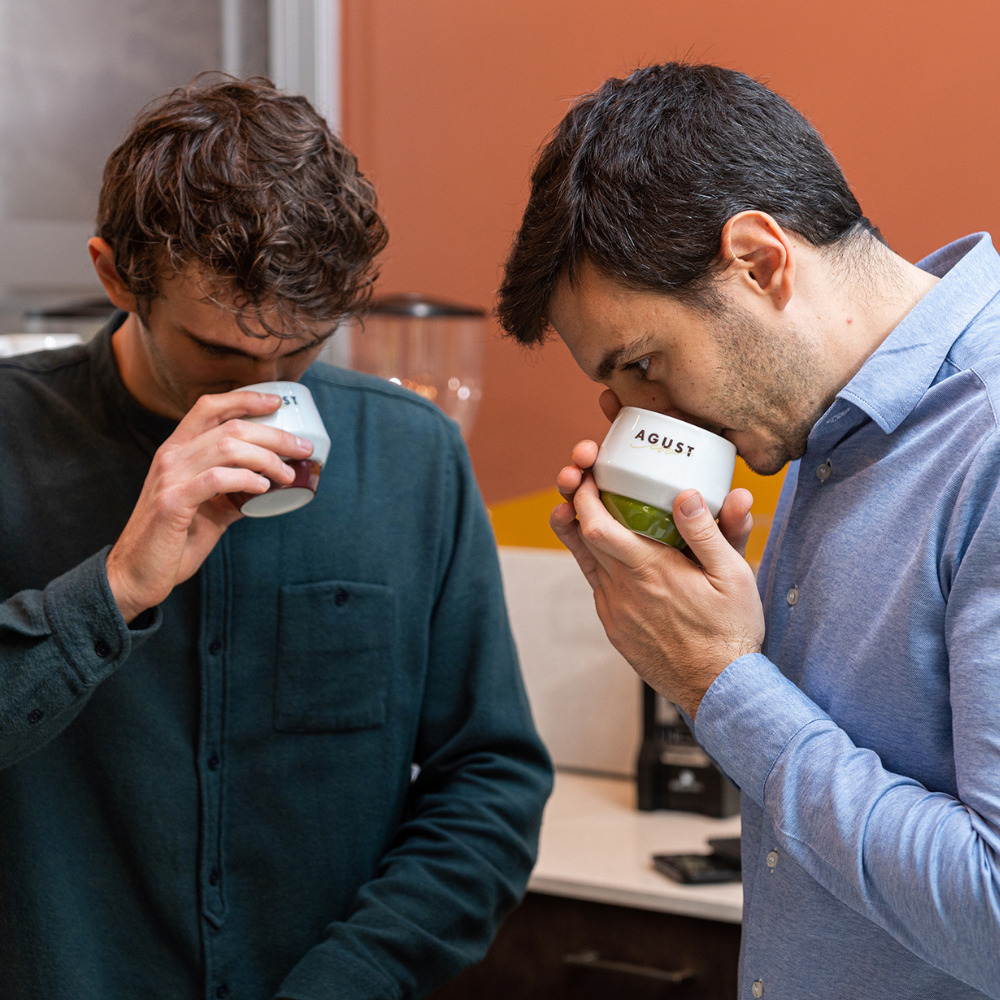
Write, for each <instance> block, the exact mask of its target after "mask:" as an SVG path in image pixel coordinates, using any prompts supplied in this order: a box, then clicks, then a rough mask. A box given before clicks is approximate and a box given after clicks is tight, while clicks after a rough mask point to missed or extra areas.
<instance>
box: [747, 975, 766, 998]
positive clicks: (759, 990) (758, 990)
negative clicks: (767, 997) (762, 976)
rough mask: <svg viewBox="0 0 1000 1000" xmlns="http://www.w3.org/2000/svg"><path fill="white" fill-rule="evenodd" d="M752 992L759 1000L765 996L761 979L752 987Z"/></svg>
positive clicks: (756, 980)
mask: <svg viewBox="0 0 1000 1000" xmlns="http://www.w3.org/2000/svg"><path fill="white" fill-rule="evenodd" d="M750 992H751V993H752V994H753V995H754V996H755V997H756V998H757V1000H760V998H761V997H762V996H763V995H764V984H763V983H762V982H761V981H760V980H759V979H755V980H754V982H753V986H751V987H750Z"/></svg>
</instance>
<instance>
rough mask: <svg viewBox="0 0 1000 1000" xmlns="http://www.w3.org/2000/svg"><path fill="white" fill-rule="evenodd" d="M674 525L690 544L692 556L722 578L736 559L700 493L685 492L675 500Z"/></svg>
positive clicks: (693, 491) (695, 491)
mask: <svg viewBox="0 0 1000 1000" xmlns="http://www.w3.org/2000/svg"><path fill="white" fill-rule="evenodd" d="M673 513H674V524H675V525H676V526H677V530H678V531H679V532H680V533H681V537H682V538H683V539H684V541H685V542H687V544H688V548H689V549H690V550H691V554H692V555H693V556H694V557H695V559H697V560H698V562H699V563H701V567H702V569H704V570H705V572H706V573H708V574H710V575H713V576H714V575H721V574H722V572H723V571H724V568H725V566H726V565H728V564H729V562H730V560H731V559H732V557H733V552H734V550H733V547H732V546H731V545H730V544H729V542H728V541H726V538H725V536H724V535H723V534H722V532H721V531H720V530H719V526H718V525H717V524H716V523H715V518H714V517H712V512H711V511H710V510H709V509H708V507H707V506H706V505H705V501H704V499H703V498H702V496H701V494H700V493H699V492H698V491H697V490H685V491H684V492H683V493H681V494H680V495H679V496H678V497H677V499H676V500H675V501H674V509H673Z"/></svg>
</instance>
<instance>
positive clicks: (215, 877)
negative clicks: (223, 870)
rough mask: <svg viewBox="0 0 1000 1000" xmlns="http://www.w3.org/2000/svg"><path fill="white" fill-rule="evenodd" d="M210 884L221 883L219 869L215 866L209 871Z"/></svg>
mask: <svg viewBox="0 0 1000 1000" xmlns="http://www.w3.org/2000/svg"><path fill="white" fill-rule="evenodd" d="M208 884H209V885H218V884H219V873H218V871H217V870H216V869H215V868H213V869H212V870H211V871H210V872H209V873H208Z"/></svg>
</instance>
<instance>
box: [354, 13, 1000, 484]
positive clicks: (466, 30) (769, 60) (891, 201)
mask: <svg viewBox="0 0 1000 1000" xmlns="http://www.w3.org/2000/svg"><path fill="white" fill-rule="evenodd" d="M946 6H947V8H948V10H950V11H951V12H952V13H947V12H946ZM343 12H344V26H343V28H344V34H343V43H344V136H345V139H346V141H347V142H348V144H349V145H350V146H351V147H352V148H353V149H354V150H355V152H357V154H358V156H359V157H360V159H361V162H362V167H363V169H365V170H366V172H367V173H368V174H369V176H371V177H372V178H373V180H374V181H375V183H376V185H377V187H378V189H379V192H380V197H381V201H382V206H383V210H384V214H385V216H386V219H387V221H388V224H389V229H390V245H389V249H388V250H387V252H386V254H385V257H384V264H383V271H382V273H383V280H382V282H381V291H383V292H389V291H420V292H424V293H427V294H432V295H437V296H445V297H448V298H452V299H456V300H458V301H461V302H465V303H470V304H476V305H480V306H483V307H485V308H490V307H491V306H492V303H493V293H494V290H495V288H496V287H497V285H498V283H499V274H500V268H501V264H502V261H503V259H504V256H505V255H506V251H507V247H508V245H509V241H510V237H511V234H512V232H513V230H514V229H515V228H516V226H517V224H518V221H519V219H520V213H521V210H522V208H523V206H524V202H525V199H526V194H527V185H528V174H529V170H530V165H531V161H532V158H533V156H534V153H535V150H536V149H537V147H538V146H539V145H540V144H541V143H542V141H543V140H544V139H545V137H546V135H547V134H548V133H549V131H550V130H551V129H552V128H553V127H554V126H555V125H556V124H557V122H558V121H559V119H560V117H561V116H562V114H563V112H564V110H565V109H566V107H567V104H568V102H569V101H570V100H571V99H572V98H573V97H575V96H577V95H579V94H581V93H583V92H585V91H588V90H590V89H593V88H594V87H596V86H597V85H598V84H599V83H600V82H601V81H602V80H604V79H605V78H606V77H608V76H621V75H624V74H626V73H628V72H629V70H630V69H632V68H634V67H635V66H637V65H640V64H646V63H650V62H658V61H662V60H667V59H675V58H688V59H689V60H695V61H707V62H716V63H721V64H723V65H728V66H732V67H734V68H737V69H741V70H743V71H745V72H747V73H750V74H751V75H753V76H756V77H759V78H762V79H765V80H767V81H768V82H769V83H770V85H771V86H772V87H773V89H775V90H777V91H778V92H779V93H781V94H783V95H784V96H785V97H787V98H788V99H789V100H791V101H792V103H793V104H795V105H796V106H797V107H798V108H799V109H800V110H801V111H803V112H804V113H805V114H806V115H807V116H808V117H809V118H810V119H811V120H812V121H813V123H814V124H815V125H816V126H817V127H818V128H819V130H820V131H821V132H822V133H823V134H824V136H825V137H826V139H827V141H828V143H829V145H830V146H831V148H832V149H833V151H834V153H835V154H836V155H837V156H838V158H839V160H840V162H841V164H842V166H843V168H844V170H845V173H846V174H847V177H848V179H849V181H850V182H851V184H852V186H853V188H854V190H855V193H856V194H857V195H858V197H859V200H860V201H861V204H862V207H863V208H864V210H865V212H866V214H868V216H869V217H870V218H872V219H873V221H874V222H875V223H876V224H877V225H878V226H879V227H880V228H881V229H882V231H883V233H884V234H885V235H886V237H887V238H888V239H889V241H890V242H891V243H892V244H893V246H894V247H895V248H896V250H897V251H898V252H900V253H901V254H903V255H904V256H906V257H908V258H910V259H914V260H915V259H918V258H919V257H921V256H923V255H924V254H925V253H928V252H929V251H930V250H932V249H934V248H935V247H936V246H938V245H940V244H942V243H945V242H947V241H949V240H952V239H955V238H956V237H958V236H961V235H963V234H965V233H967V232H973V231H976V230H980V229H988V230H991V231H994V232H995V231H997V230H1000V171H998V169H997V163H998V161H1000V126H998V116H997V110H996V109H997V105H998V98H1000V59H998V58H997V56H996V49H997V40H998V38H1000V4H998V3H996V0H958V2H956V3H955V4H951V5H944V4H941V3H939V2H934V3H931V2H929V0H909V2H908V3H905V4H904V3H900V2H898V0H841V2H840V3H837V4H813V3H811V2H808V0H771V2H770V3H768V4H765V5H759V4H748V3H745V2H735V0H720V2H713V0H685V2H673V0H617V2H610V0H343ZM484 376H485V385H484V398H483V402H482V405H481V408H480V411H479V417H478V421H477V424H476V426H475V428H474V430H473V432H472V435H471V438H470V449H471V452H472V457H473V462H474V464H475V467H476V474H477V476H478V478H479V482H480V485H481V488H482V490H483V493H484V495H485V497H486V499H487V502H489V503H491V504H495V503H496V502H498V501H503V500H506V499H508V498H511V497H515V496H518V495H521V494H525V493H530V492H533V491H538V490H544V489H547V488H549V487H550V486H551V485H552V481H553V478H554V476H555V473H556V471H557V470H558V469H559V467H560V466H562V465H563V464H565V461H566V459H567V456H568V452H569V449H570V447H571V445H572V444H573V442H574V441H576V440H577V439H578V438H580V437H583V436H591V437H598V439H599V438H600V437H601V436H603V433H604V429H605V427H606V424H605V421H604V418H603V417H602V416H601V415H600V413H599V411H598V410H597V406H596V398H597V394H598V389H597V387H596V386H594V385H592V384H591V383H589V382H588V381H587V380H586V379H585V378H584V377H583V376H582V375H581V374H580V373H579V372H578V371H577V370H576V368H575V367H574V366H573V364H572V362H571V360H570V359H569V356H568V353H567V352H566V351H565V349H564V348H563V347H562V345H561V344H560V343H558V342H556V341H553V342H552V343H551V344H549V345H547V346H546V347H545V348H544V349H542V350H541V351H533V352H530V353H524V352H523V351H522V350H521V349H520V348H517V347H515V346H514V345H513V344H512V343H510V342H507V341H503V340H501V339H500V337H499V334H498V333H497V331H496V329H495V328H494V327H493V326H492V325H491V327H490V339H489V342H488V344H487V348H486V363H485V373H484Z"/></svg>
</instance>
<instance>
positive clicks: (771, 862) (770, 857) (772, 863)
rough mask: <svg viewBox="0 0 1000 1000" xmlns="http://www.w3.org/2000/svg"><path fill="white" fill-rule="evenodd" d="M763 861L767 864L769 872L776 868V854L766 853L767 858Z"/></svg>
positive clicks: (772, 852)
mask: <svg viewBox="0 0 1000 1000" xmlns="http://www.w3.org/2000/svg"><path fill="white" fill-rule="evenodd" d="M764 861H765V863H766V864H767V867H768V868H770V869H771V871H774V869H775V868H777V867H778V852H777V851H768V852H767V857H766V858H765V859H764Z"/></svg>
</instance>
